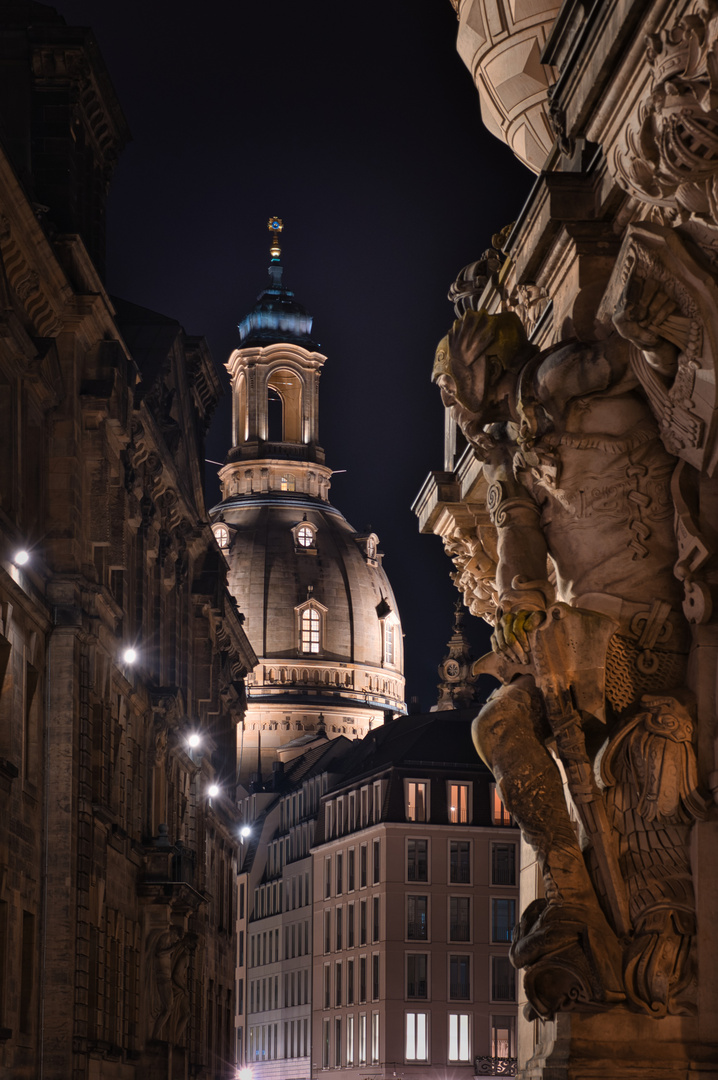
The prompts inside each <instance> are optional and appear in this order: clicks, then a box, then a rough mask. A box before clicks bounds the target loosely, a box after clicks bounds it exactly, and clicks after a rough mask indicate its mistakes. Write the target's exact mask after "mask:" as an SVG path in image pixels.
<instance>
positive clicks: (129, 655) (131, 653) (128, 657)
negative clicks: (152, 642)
mask: <svg viewBox="0 0 718 1080" xmlns="http://www.w3.org/2000/svg"><path fill="white" fill-rule="evenodd" d="M122 659H123V660H124V662H125V663H126V664H134V663H135V661H136V660H137V649H133V648H132V646H130V647H129V648H127V649H125V651H124V652H123V653H122Z"/></svg>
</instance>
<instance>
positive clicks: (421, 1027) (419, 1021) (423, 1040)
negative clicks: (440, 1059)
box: [406, 1012, 429, 1061]
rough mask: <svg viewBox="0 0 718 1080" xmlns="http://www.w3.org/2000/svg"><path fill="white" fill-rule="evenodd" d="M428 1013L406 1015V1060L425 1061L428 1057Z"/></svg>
mask: <svg viewBox="0 0 718 1080" xmlns="http://www.w3.org/2000/svg"><path fill="white" fill-rule="evenodd" d="M427 1019H428V1013H414V1012H411V1013H407V1014H406V1060H407V1061H426V1060H427V1059H428V1057H429V1040H428V1023H427Z"/></svg>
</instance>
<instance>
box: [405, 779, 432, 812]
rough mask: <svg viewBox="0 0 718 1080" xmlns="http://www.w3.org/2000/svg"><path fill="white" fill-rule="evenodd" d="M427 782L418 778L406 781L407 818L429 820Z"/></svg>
mask: <svg viewBox="0 0 718 1080" xmlns="http://www.w3.org/2000/svg"><path fill="white" fill-rule="evenodd" d="M427 786H428V785H427V784H426V783H423V782H422V783H420V782H418V781H416V780H407V782H406V820H407V821H426V820H427V799H426V796H427Z"/></svg>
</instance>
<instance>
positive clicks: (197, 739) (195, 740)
mask: <svg viewBox="0 0 718 1080" xmlns="http://www.w3.org/2000/svg"><path fill="white" fill-rule="evenodd" d="M201 742H202V736H201V735H198V734H197V732H196V731H193V732H192V734H191V735H190V737H189V738H188V739H187V745H188V746H189V747H191V749H192V750H195V749H196V748H197V747H198V746H199V744H200V743H201Z"/></svg>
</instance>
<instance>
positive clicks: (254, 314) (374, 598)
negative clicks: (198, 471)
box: [210, 218, 406, 777]
mask: <svg viewBox="0 0 718 1080" xmlns="http://www.w3.org/2000/svg"><path fill="white" fill-rule="evenodd" d="M269 228H270V232H271V231H273V230H274V235H273V242H272V249H271V254H272V263H271V265H270V268H269V273H270V279H271V284H270V287H269V288H268V289H265V291H264V292H263V293H260V296H259V298H258V301H257V303H256V304H255V306H254V307H253V308H252V310H251V311H250V313H249V314H248V315H247V316H246V318H244V319H243V320H242V322H241V323H240V324H239V332H240V347H239V348H238V349H235V350H234V352H233V353H232V355H231V356H230V358H229V360H228V362H227V369H228V371H229V373H230V377H231V379H232V446H231V448H230V450H229V453H228V455H227V459H226V464H225V465H224V467H223V468H222V469H221V471H220V474H219V478H220V482H221V485H222V501H221V502H220V503H219V504H218V505H217V506H215V507H214V508H213V509H212V511H211V512H210V513H211V515H212V518H213V522H214V524H213V529H214V534H215V537H216V539H217V543H218V544H219V546H220V548H221V549H222V551H223V553H224V555H225V558H226V560H227V564H228V585H229V589H230V591H231V592H232V594H233V595H234V596H235V597H236V599H237V603H238V605H239V608H240V610H241V611H242V613H243V615H244V617H245V623H244V629H245V631H246V633H247V636H248V638H249V640H250V642H251V644H252V647H253V649H254V651H255V653H256V654H257V656H258V658H259V662H258V664H257V666H256V668H255V669H254V671H253V672H252V673H251V674H250V675H249V677H248V679H247V697H248V709H247V714H246V718H245V720H244V722H243V726H242V730H241V732H240V739H241V740H242V743H241V745H240V754H239V756H240V760H241V761H245V766H244V769H243V771H244V774H245V777H246V774H247V773H249V774H250V775H252V776H254V775H256V773H257V772H261V773H264V772H265V770H267V769H268V768H271V766H272V764H273V763H274V762H276V761H278V760H279V761H281V760H285V759H286V758H285V757H283V756H282V755H286V754H291V753H295V752H297V751H296V748H297V747H298V746H299V745H300V744H301V745H305V744H306V738H307V736H312V735H313V736H314V737H315V738H318V739H320V738H332V737H335V736H338V735H345V736H347V737H349V738H354V737H356V738H361V737H363V736H364V735H366V734H367V732H368V731H369V730H370V729H371V727H372V725H374V724H377V723H382V722H383V720H384V718H385V717H387V716H389V717H390V716H393V715H395V714H396V713H398V712H405V711H406V708H405V705H404V700H403V698H404V676H403V650H402V633H401V621H400V619H399V614H398V611H397V607H396V601H395V599H394V594H393V592H392V589H391V586H390V584H389V581H388V578H387V576H386V573H385V572H384V569H383V567H382V558H383V556H382V554H381V553H380V552H379V549H378V544H379V538H378V537H377V535H376V534H375V533H372V532H365V533H358V532H357V531H356V530H355V529H353V528H352V526H351V525H350V524H349V522H348V521H347V520H346V518H345V517H344V515H343V514H342V513H340V511H339V510H337V509H336V507H334V506H332V504H331V503H330V501H329V487H330V483H331V475H332V473H331V469H329V468H328V467H327V465H326V464H325V461H324V450H323V449H322V447H321V446H320V445H319V410H318V402H319V378H320V375H321V370H322V367H323V365H324V362H325V360H326V357H325V356H323V355H322V354H321V353H320V352H318V351H317V349H316V346H315V344H314V342H313V341H312V340H311V338H310V336H309V334H310V331H311V326H312V317H311V315H309V314H308V313H307V312H306V310H305V309H304V308H303V307H302V306H301V305H300V304H298V303H297V302H296V301H295V300H294V298H293V294H292V293H291V292H289V291H288V290H286V289H285V288H284V287H283V285H282V281H281V278H282V266H281V263H280V261H279V256H280V249H279V244H278V233H279V232H281V228H282V223H281V222H280V221H279V219H278V218H272V219H270V223H269ZM310 741H311V739H310ZM247 760H248V761H249V764H247ZM255 766H256V767H255Z"/></svg>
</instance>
